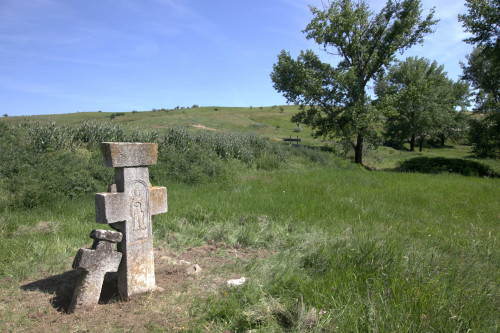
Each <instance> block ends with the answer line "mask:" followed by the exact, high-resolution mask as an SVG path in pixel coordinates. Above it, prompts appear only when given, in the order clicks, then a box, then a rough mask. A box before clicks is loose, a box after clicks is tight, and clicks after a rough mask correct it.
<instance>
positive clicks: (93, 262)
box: [68, 230, 122, 313]
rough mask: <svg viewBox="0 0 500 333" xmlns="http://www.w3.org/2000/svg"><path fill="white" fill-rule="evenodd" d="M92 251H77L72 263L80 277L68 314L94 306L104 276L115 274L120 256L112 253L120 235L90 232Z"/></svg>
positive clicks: (111, 232)
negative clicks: (92, 240)
mask: <svg viewBox="0 0 500 333" xmlns="http://www.w3.org/2000/svg"><path fill="white" fill-rule="evenodd" d="M90 238H92V239H94V244H93V245H92V249H79V250H78V252H77V253H76V256H75V260H74V261H73V269H76V270H80V271H81V272H80V277H79V278H78V282H77V285H76V289H75V292H74V294H73V300H72V301H71V305H70V307H69V309H68V312H69V313H71V312H74V311H75V310H76V309H78V308H81V307H84V306H89V305H96V304H97V303H98V302H99V297H100V295H101V289H102V283H103V281H104V275H106V273H108V272H116V271H117V270H118V266H119V265H120V261H121V259H122V254H121V253H120V252H116V251H114V247H115V243H119V242H121V241H122V234H121V233H120V232H117V231H111V230H92V232H91V233H90Z"/></svg>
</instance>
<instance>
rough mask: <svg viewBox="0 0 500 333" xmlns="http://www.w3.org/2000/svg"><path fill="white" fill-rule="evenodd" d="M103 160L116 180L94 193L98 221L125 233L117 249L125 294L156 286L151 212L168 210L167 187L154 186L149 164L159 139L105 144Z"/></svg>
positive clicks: (126, 296)
mask: <svg viewBox="0 0 500 333" xmlns="http://www.w3.org/2000/svg"><path fill="white" fill-rule="evenodd" d="M101 148H102V153H103V156H104V164H105V165H106V166H108V167H113V168H115V184H113V185H111V186H110V192H109V193H97V194H96V195H95V211H96V221H97V222H98V223H107V224H110V226H111V227H112V228H113V229H115V230H118V231H120V232H121V233H122V234H123V241H122V242H121V243H119V244H118V251H119V252H121V253H122V254H123V258H122V261H121V264H120V267H119V269H118V290H119V292H120V294H121V296H122V297H125V298H128V297H130V296H132V295H134V294H138V293H143V292H147V291H151V290H153V289H154V288H155V270H154V257H153V237H152V236H153V235H152V223H151V222H152V216H153V215H156V214H160V213H165V212H166V211H167V189H166V188H165V187H152V186H151V184H150V183H149V170H148V165H152V164H156V160H157V153H158V145H157V144H156V143H114V142H105V143H103V144H102V147H101Z"/></svg>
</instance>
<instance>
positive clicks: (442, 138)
mask: <svg viewBox="0 0 500 333" xmlns="http://www.w3.org/2000/svg"><path fill="white" fill-rule="evenodd" d="M439 137H440V139H441V147H444V142H445V141H446V137H445V136H444V134H441V135H440V136H439Z"/></svg>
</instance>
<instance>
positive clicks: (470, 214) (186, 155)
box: [0, 123, 500, 332]
mask: <svg viewBox="0 0 500 333" xmlns="http://www.w3.org/2000/svg"><path fill="white" fill-rule="evenodd" d="M9 126H10V125H9ZM9 126H8V125H5V126H4V125H1V123H0V149H1V150H2V152H8V154H9V155H8V156H9V157H10V158H9V160H8V161H6V160H5V159H3V160H1V161H0V178H1V179H0V203H1V204H3V206H0V209H1V211H2V212H3V213H2V214H1V215H0V253H1V256H0V282H1V283H0V284H2V285H7V286H12V285H17V284H19V281H22V280H24V279H27V278H33V277H35V276H37V275H40V274H44V275H46V274H57V273H60V272H62V271H65V270H68V269H69V267H71V260H72V258H73V256H74V254H75V253H76V250H77V249H78V248H79V247H82V246H84V245H90V239H88V238H87V235H88V232H89V231H90V230H91V229H92V228H95V227H96V225H95V223H94V218H95V217H94V205H93V192H99V191H103V190H105V188H106V186H107V185H108V184H109V183H110V182H111V181H112V179H113V175H112V169H111V168H105V167H104V166H103V165H102V157H101V155H100V152H99V149H98V145H97V143H98V142H97V141H95V142H94V139H85V140H83V139H74V138H75V135H74V133H75V132H76V131H77V129H78V127H77V128H69V127H68V128H58V125H53V124H50V125H48V126H52V127H51V128H52V129H53V131H58V130H60V133H59V134H54V137H55V138H56V139H50V140H46V141H47V142H53V144H48V145H46V146H45V147H44V146H43V145H42V146H37V147H39V148H36V149H35V148H33V147H31V146H30V144H26V143H30V142H32V141H30V140H27V138H29V136H30V135H33V136H34V137H36V136H37V135H41V134H39V133H42V132H43V131H38V130H33V131H31V132H30V128H31V127H30V126H35V127H36V126H38V125H35V124H25V125H23V126H24V127H9ZM40 126H41V125H40ZM85 126H86V128H92V126H89V125H88V124H87V125H85ZM106 126H107V125H106ZM95 131H96V132H98V131H97V130H95ZM33 133H38V134H33ZM61 133H68V134H67V135H66V134H61ZM69 133H72V134H71V135H70V134H69ZM116 133H118V132H116ZM124 135H125V137H124V140H131V138H137V139H138V140H139V141H142V139H145V138H146V137H149V138H151V141H154V140H158V141H157V142H158V143H159V146H160V152H159V163H158V165H156V166H154V167H152V168H151V180H152V182H153V183H154V184H159V185H167V187H168V191H169V212H168V213H167V214H161V215H159V216H157V217H155V220H154V227H153V229H154V241H155V244H156V245H158V244H161V246H162V247H168V248H169V249H170V250H172V251H178V252H182V251H184V250H185V249H186V248H188V247H192V246H196V245H201V244H204V243H207V242H224V243H228V244H232V245H233V246H234V248H241V247H243V248H259V249H265V253H266V254H267V255H266V256H261V257H259V258H255V259H254V260H252V261H250V263H249V264H248V265H246V266H243V267H241V266H240V267H238V269H239V271H240V272H243V274H244V275H245V276H246V277H247V278H248V282H246V283H245V285H243V286H241V287H239V288H221V289H218V290H216V291H214V292H212V291H207V292H206V294H204V295H202V297H199V298H197V300H196V301H195V302H193V304H192V306H191V309H190V316H191V317H190V322H189V326H188V328H190V329H192V330H193V331H204V330H207V328H208V329H209V330H210V331H224V330H230V331H235V332H244V331H247V330H261V331H265V332H268V331H276V332H281V331H298V332H300V331H304V332H305V331H318V332H319V331H324V332H366V331H376V332H434V331H440V332H467V331H469V330H470V331H474V332H475V331H478V332H484V331H498V328H499V326H500V319H499V318H500V316H499V311H498V309H499V308H500V288H499V286H500V273H499V272H500V249H499V246H498V238H499V237H500V228H499V224H498V217H499V216H500V201H499V198H500V186H499V185H500V183H499V180H498V179H488V178H473V177H464V176H459V175H452V174H439V175H421V174H410V173H393V172H368V171H366V170H362V169H358V168H353V167H351V166H350V165H349V167H348V166H346V165H344V164H343V162H341V161H339V160H336V159H332V158H330V157H326V156H328V155H325V154H324V153H323V152H320V151H318V150H313V149H305V148H303V149H291V148H287V147H282V146H274V145H272V144H270V143H269V142H267V141H265V140H264V141H260V139H258V138H256V137H254V136H252V135H241V136H238V135H236V134H234V133H226V134H219V133H218V134H196V133H191V132H189V131H187V130H186V129H185V128H177V129H171V130H169V131H168V132H167V134H166V135H163V136H162V135H158V136H156V135H155V134H154V132H141V131H136V132H133V133H132V132H125V133H124ZM58 137H62V138H65V137H67V138H68V139H67V140H68V141H65V140H66V139H63V140H61V139H57V138H58ZM81 137H83V136H80V138H81ZM87 137H88V138H91V137H95V138H97V137H99V135H95V136H87ZM95 140H97V139H95ZM99 140H102V136H100V139H99ZM84 141H86V142H84ZM134 141H135V140H134ZM44 142H45V141H44ZM61 142H62V143H63V144H61ZM70 142H71V144H66V143H70ZM40 147H41V148H40ZM273 163H275V164H274V166H273ZM259 165H260V167H259ZM226 180H230V181H226ZM79 182H80V183H79ZM82 194H85V195H84V196H82ZM201 278H203V276H201ZM14 306H15V302H14V301H12V307H14ZM110 320H116V321H118V320H119V319H114V318H111V319H110ZM82 325H84V324H82ZM0 329H1V326H0Z"/></svg>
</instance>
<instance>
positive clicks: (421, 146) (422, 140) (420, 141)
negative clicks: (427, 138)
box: [418, 138, 424, 151]
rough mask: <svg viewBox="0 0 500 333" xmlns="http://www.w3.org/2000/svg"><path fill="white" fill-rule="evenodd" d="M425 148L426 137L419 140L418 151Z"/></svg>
mask: <svg viewBox="0 0 500 333" xmlns="http://www.w3.org/2000/svg"><path fill="white" fill-rule="evenodd" d="M422 149H424V138H421V139H419V140H418V151H422Z"/></svg>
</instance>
